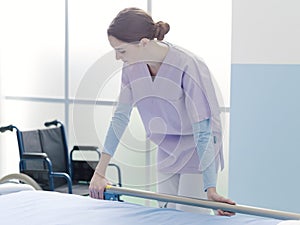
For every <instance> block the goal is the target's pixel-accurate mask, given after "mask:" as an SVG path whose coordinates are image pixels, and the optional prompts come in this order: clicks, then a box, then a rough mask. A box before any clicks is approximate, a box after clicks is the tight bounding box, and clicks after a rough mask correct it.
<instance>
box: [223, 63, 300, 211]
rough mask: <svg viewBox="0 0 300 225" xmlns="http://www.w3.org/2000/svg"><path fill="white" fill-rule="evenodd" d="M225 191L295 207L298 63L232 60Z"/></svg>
mask: <svg viewBox="0 0 300 225" xmlns="http://www.w3.org/2000/svg"><path fill="white" fill-rule="evenodd" d="M231 74H232V77H231V107H230V112H231V115H230V153H229V187H228V188H229V196H230V198H232V199H233V200H235V201H237V202H238V203H240V204H247V205H253V206H258V207H267V208H273V209H278V210H288V211H294V212H298V213H299V212H300V208H299V202H300V195H299V190H300V175H299V174H300V117H299V116H300V65H278V64H277V65H264V64H233V65H232V70H231Z"/></svg>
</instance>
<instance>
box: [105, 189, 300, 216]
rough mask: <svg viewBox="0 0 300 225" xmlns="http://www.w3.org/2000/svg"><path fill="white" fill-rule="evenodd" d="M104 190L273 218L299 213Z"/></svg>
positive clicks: (156, 194)
mask: <svg viewBox="0 0 300 225" xmlns="http://www.w3.org/2000/svg"><path fill="white" fill-rule="evenodd" d="M105 192H106V193H109V194H119V195H128V196H133V197H139V198H146V199H153V200H158V201H164V202H173V203H179V204H185V205H191V206H198V207H204V208H210V209H214V210H217V209H221V210H224V211H229V212H235V213H242V214H248V215H254V216H262V217H269V218H274V219H281V220H300V214H299V213H293V212H286V211H279V210H273V209H266V208H259V207H253V206H246V205H230V204H226V203H222V202H215V201H210V200H205V199H198V198H189V197H184V196H175V195H168V194H159V193H155V192H150V191H143V190H137V189H130V188H124V187H116V186H110V185H108V186H107V187H106V190H105Z"/></svg>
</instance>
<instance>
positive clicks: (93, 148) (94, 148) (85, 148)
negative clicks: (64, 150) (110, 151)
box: [72, 145, 99, 152]
mask: <svg viewBox="0 0 300 225" xmlns="http://www.w3.org/2000/svg"><path fill="white" fill-rule="evenodd" d="M72 150H75V151H97V152H99V148H98V147H97V146H88V145H74V146H73V149H72Z"/></svg>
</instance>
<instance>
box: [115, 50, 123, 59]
mask: <svg viewBox="0 0 300 225" xmlns="http://www.w3.org/2000/svg"><path fill="white" fill-rule="evenodd" d="M119 59H122V58H121V55H120V53H118V52H116V60H119Z"/></svg>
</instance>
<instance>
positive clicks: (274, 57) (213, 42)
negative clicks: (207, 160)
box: [0, 0, 300, 224]
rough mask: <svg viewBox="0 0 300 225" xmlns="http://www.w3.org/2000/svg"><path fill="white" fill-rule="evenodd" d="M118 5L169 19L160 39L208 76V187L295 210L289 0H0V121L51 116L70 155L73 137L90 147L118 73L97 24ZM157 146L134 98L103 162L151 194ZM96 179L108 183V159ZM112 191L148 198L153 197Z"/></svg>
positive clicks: (294, 63) (296, 93)
mask: <svg viewBox="0 0 300 225" xmlns="http://www.w3.org/2000/svg"><path fill="white" fill-rule="evenodd" d="M127 7H137V8H141V9H143V10H145V11H146V12H148V13H149V14H150V15H151V16H152V18H153V19H154V21H160V20H161V21H166V22H167V23H169V24H170V31H169V33H168V34H167V35H166V36H165V39H164V41H166V42H169V43H172V44H176V45H178V46H182V47H184V48H185V49H188V50H190V51H192V52H194V53H195V54H196V55H197V56H199V57H200V58H201V59H203V61H204V62H205V64H206V65H207V66H208V68H209V70H210V72H211V74H212V79H213V83H214V87H215V90H216V94H217V97H218V101H219V105H220V112H221V123H222V129H223V134H222V135H223V155H224V169H223V170H222V171H219V173H218V178H217V190H218V193H219V194H220V195H222V196H225V197H228V198H230V199H232V200H233V201H235V202H236V203H237V204H241V205H248V206H253V207H260V208H267V209H273V210H280V211H287V212H291V213H300V204H299V202H300V194H299V190H300V176H299V171H300V163H299V159H300V144H299V138H300V131H299V127H300V119H299V115H300V101H299V98H300V89H299V85H300V44H299V43H300V42H299V40H300V29H299V27H300V14H299V8H300V1H298V0H285V1H281V0H198V1H195V0H185V1H182V0H178V1H174V0H163V1H159V0H109V1H107V0H101V1H100V0H14V1H8V0H1V2H0V26H1V35H0V43H1V44H0V52H1V55H0V96H1V98H0V127H5V126H9V125H13V126H15V127H16V128H18V129H20V130H22V131H26V130H37V129H47V128H46V127H45V126H44V124H45V122H49V121H56V120H57V121H59V122H61V124H63V126H64V129H65V132H66V140H67V147H68V151H69V153H70V152H71V150H72V148H73V146H96V147H98V148H99V150H100V152H101V151H102V149H103V145H104V141H105V137H106V132H107V130H108V128H109V125H110V121H111V117H112V115H113V113H114V111H115V109H116V105H117V103H118V97H119V92H120V87H121V75H122V62H120V61H117V60H116V58H115V57H116V56H115V52H114V49H113V48H112V46H111V45H110V43H109V41H108V39H107V28H108V26H109V24H110V22H111V21H112V19H113V18H114V17H115V16H116V15H117V13H118V12H119V11H121V10H122V9H124V8H127ZM11 131H12V132H9V131H8V132H1V133H0V178H1V177H4V176H7V175H9V174H16V173H19V172H20V168H19V162H20V155H19V148H20V146H19V145H18V138H17V136H16V130H15V129H13V130H11ZM156 154H157V146H156V145H155V144H154V143H153V142H151V141H150V140H149V139H148V138H147V134H146V131H145V128H144V126H143V123H142V119H141V117H140V114H139V111H138V110H137V109H136V108H135V107H134V108H133V111H132V113H131V116H130V122H129V124H128V127H127V128H126V130H125V132H124V134H123V136H122V138H121V140H120V144H119V145H118V147H117V151H116V153H115V155H114V157H113V158H112V160H111V163H113V164H115V165H117V166H118V168H120V171H121V178H122V187H125V188H129V189H136V190H142V191H149V192H153V193H157V172H156V167H157V161H156ZM94 156H95V155H93V154H90V155H89V154H82V155H80V154H79V155H78V157H79V158H80V157H82V159H83V160H97V159H96V158H93V157H94ZM107 178H108V179H109V180H111V181H112V182H113V183H114V182H117V179H118V177H117V176H116V174H115V170H114V168H111V170H110V169H108V172H107ZM0 185H1V184H0ZM121 197H122V201H124V202H128V203H133V204H138V205H141V206H145V207H154V208H158V205H157V201H156V200H154V199H148V198H136V197H134V196H130V195H129V196H126V195H124V196H121ZM86 198H87V197H86ZM1 204H2V203H1V196H0V205H1ZM299 218H300V217H299ZM232 224H233V223H232ZM261 224H263V223H261ZM270 224H271V223H270ZM274 224H275V223H274Z"/></svg>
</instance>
